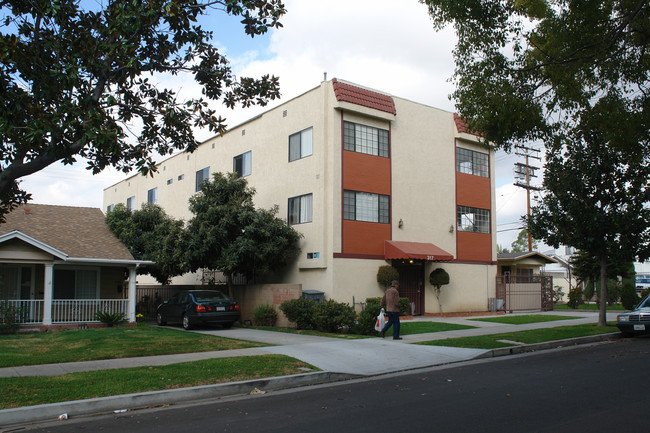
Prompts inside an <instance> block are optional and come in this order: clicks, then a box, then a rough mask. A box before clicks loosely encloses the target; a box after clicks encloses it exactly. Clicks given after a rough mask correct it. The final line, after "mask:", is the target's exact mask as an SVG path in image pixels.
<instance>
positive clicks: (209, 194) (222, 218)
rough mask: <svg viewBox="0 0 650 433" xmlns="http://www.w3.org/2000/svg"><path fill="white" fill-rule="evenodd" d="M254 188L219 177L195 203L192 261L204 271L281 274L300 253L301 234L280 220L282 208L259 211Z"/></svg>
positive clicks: (190, 241)
mask: <svg viewBox="0 0 650 433" xmlns="http://www.w3.org/2000/svg"><path fill="white" fill-rule="evenodd" d="M254 195H255V189H254V188H251V187H249V186H248V183H247V182H246V179H244V178H240V177H237V175H236V174H234V173H230V174H222V173H215V174H214V175H213V177H212V180H211V181H209V182H204V183H203V184H202V185H201V191H200V192H199V193H197V194H195V195H194V196H192V197H191V198H190V211H191V212H192V214H193V215H194V216H193V218H192V219H191V220H190V221H189V222H188V226H187V231H188V247H187V254H188V261H189V266H190V269H191V270H192V271H196V270H198V269H201V268H207V269H212V270H218V271H221V272H222V273H223V274H224V275H226V277H227V278H228V288H229V291H230V292H231V294H232V275H233V274H235V273H239V274H242V275H246V276H247V277H252V276H255V275H260V274H265V273H268V272H275V271H279V270H281V269H282V268H283V267H284V266H285V265H287V264H288V263H289V262H290V261H291V260H293V259H294V258H295V257H296V255H297V254H298V252H299V251H300V248H299V247H298V240H299V239H300V234H299V233H298V232H296V231H295V230H294V229H293V228H292V227H291V226H289V225H288V224H287V223H286V222H284V221H283V220H281V219H279V218H277V213H278V208H277V207H274V208H273V209H256V208H255V206H254V205H253V196H254Z"/></svg>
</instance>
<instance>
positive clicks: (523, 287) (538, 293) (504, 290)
mask: <svg viewBox="0 0 650 433" xmlns="http://www.w3.org/2000/svg"><path fill="white" fill-rule="evenodd" d="M550 263H557V260H555V259H553V258H551V257H548V256H546V255H544V254H541V253H538V252H536V251H525V252H520V253H500V254H498V255H497V290H496V293H497V296H496V299H495V303H498V304H499V305H497V306H496V307H495V308H493V309H505V310H508V311H514V310H544V311H546V310H552V309H553V277H551V276H547V275H542V274H541V273H540V268H541V267H542V266H545V265H546V264H550Z"/></svg>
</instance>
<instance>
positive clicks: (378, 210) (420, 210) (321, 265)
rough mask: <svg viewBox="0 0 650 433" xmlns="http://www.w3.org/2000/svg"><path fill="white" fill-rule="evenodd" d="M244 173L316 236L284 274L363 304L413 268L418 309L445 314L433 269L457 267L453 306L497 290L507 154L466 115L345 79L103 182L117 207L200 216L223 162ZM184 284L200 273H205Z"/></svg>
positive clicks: (410, 287) (448, 302) (476, 302)
mask: <svg viewBox="0 0 650 433" xmlns="http://www.w3.org/2000/svg"><path fill="white" fill-rule="evenodd" d="M233 171H234V172H237V173H238V174H239V175H240V176H244V177H246V179H247V180H248V183H249V185H251V186H252V187H254V188H255V189H256V191H257V193H256V195H255V202H256V205H257V206H258V207H264V208H270V207H272V206H274V205H278V206H279V208H280V216H282V217H285V218H286V219H287V222H288V223H289V224H292V225H293V226H294V228H295V229H296V230H298V231H299V232H301V233H302V234H303V236H304V237H303V238H302V239H301V241H300V247H301V253H300V256H299V257H298V259H297V260H296V261H295V263H293V264H292V265H291V266H289V267H288V268H287V269H285V270H283V272H281V273H279V276H278V277H277V278H280V280H281V281H274V282H276V283H277V282H280V283H286V284H301V285H302V288H303V290H308V289H311V290H320V291H323V292H324V293H325V295H326V297H328V298H332V299H335V300H337V301H342V302H348V303H350V304H351V303H352V302H353V300H356V302H357V303H358V302H362V301H365V299H366V298H367V297H375V296H381V295H382V293H383V289H382V288H381V287H380V286H379V285H378V283H377V280H376V275H377V270H378V268H379V266H381V265H385V264H387V263H388V264H392V265H393V266H395V267H396V268H397V269H398V270H399V272H400V291H401V292H402V296H408V297H409V299H410V300H411V303H412V306H413V308H414V310H415V313H416V314H422V313H425V312H438V311H439V305H438V300H437V299H436V296H434V292H433V287H432V286H431V285H430V283H429V274H430V273H431V271H432V270H434V269H436V268H438V267H441V268H444V269H445V270H446V271H447V272H448V274H449V275H450V284H449V285H447V286H444V288H443V289H442V291H441V295H440V303H441V305H442V308H443V311H445V312H460V311H486V310H487V308H488V299H489V298H491V297H494V293H495V276H496V232H495V230H496V222H495V214H494V213H495V211H494V209H495V197H494V153H493V151H491V150H489V149H488V148H487V147H485V146H483V145H482V144H481V143H480V142H479V139H478V137H476V136H475V135H472V134H469V133H468V132H467V131H466V128H465V125H464V123H463V122H462V121H461V120H460V119H459V118H458V117H457V116H456V115H455V114H453V113H450V112H446V111H443V110H439V109H436V108H432V107H429V106H426V105H423V104H419V103H416V102H412V101H409V100H406V99H402V98H398V97H395V96H391V95H388V94H385V93H382V92H379V91H376V90H370V89H366V88H364V87H362V86H359V85H356V84H351V83H347V82H344V81H340V80H337V79H332V80H331V81H324V82H322V83H321V84H320V86H318V87H315V88H313V89H311V90H309V91H307V92H305V93H304V94H302V95H300V96H298V97H296V98H294V99H291V100H289V101H287V102H285V103H284V104H282V105H280V106H278V107H276V108H273V109H270V110H268V111H266V112H265V113H263V114H261V115H259V116H257V117H255V118H253V119H251V120H249V121H247V122H244V123H243V124H241V125H238V126H236V127H234V128H232V129H230V130H229V131H228V132H227V133H226V134H224V135H223V136H217V137H214V138H212V139H210V140H207V141H206V142H204V143H202V144H201V145H200V146H199V148H198V149H197V150H196V151H195V152H193V153H179V154H177V155H175V156H173V157H171V158H169V159H167V160H165V161H163V162H161V163H160V164H159V167H158V174H156V176H155V177H153V178H151V177H143V176H141V175H135V176H132V177H129V178H127V179H125V180H123V181H121V182H119V183H117V184H115V185H112V186H110V187H108V188H106V189H105V190H104V207H105V209H107V210H109V209H110V208H111V207H112V206H114V205H115V204H116V203H126V204H127V205H128V206H130V207H131V208H132V209H136V208H139V206H141V204H142V203H145V202H155V203H158V204H159V205H161V206H162V207H163V208H164V209H165V211H166V212H167V213H168V214H170V215H172V216H174V217H175V218H183V219H186V220H187V219H189V218H190V217H191V214H190V212H189V210H188V199H189V197H190V196H191V195H193V194H195V193H196V192H197V191H198V189H199V185H200V183H201V182H203V181H205V180H207V179H209V177H210V176H211V174H212V173H215V172H233ZM174 283H176V284H181V283H182V284H192V283H196V284H198V283H199V282H198V277H197V276H196V275H186V276H184V277H182V278H180V277H179V278H177V279H175V281H174Z"/></svg>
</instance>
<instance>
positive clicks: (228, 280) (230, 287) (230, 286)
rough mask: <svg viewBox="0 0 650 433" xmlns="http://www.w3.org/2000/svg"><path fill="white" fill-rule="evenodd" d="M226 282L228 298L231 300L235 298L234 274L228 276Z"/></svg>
mask: <svg viewBox="0 0 650 433" xmlns="http://www.w3.org/2000/svg"><path fill="white" fill-rule="evenodd" d="M226 281H227V283H228V296H230V297H231V298H234V297H233V295H232V274H228V275H227V277H226Z"/></svg>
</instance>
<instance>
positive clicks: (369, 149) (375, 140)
mask: <svg viewBox="0 0 650 433" xmlns="http://www.w3.org/2000/svg"><path fill="white" fill-rule="evenodd" d="M388 148H389V146H388V131H387V130H385V129H379V128H374V127H372V126H366V125H360V124H358V123H352V122H343V149H345V150H349V151H352V152H359V153H366V154H368V155H375V156H382V157H384V158H388V157H389V149H388Z"/></svg>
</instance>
